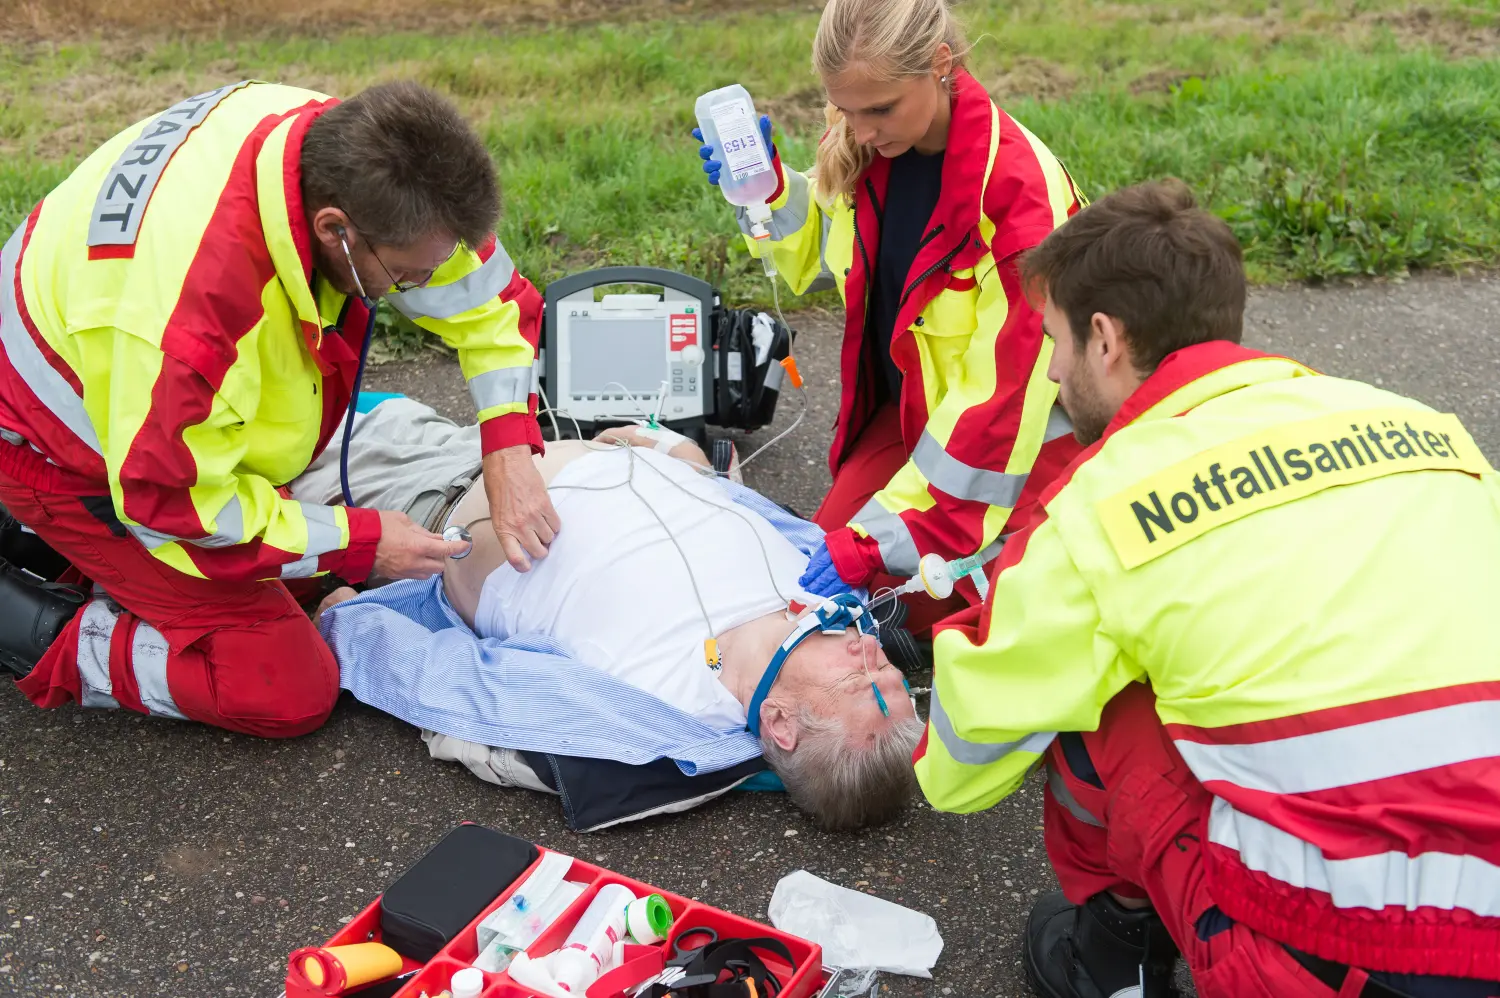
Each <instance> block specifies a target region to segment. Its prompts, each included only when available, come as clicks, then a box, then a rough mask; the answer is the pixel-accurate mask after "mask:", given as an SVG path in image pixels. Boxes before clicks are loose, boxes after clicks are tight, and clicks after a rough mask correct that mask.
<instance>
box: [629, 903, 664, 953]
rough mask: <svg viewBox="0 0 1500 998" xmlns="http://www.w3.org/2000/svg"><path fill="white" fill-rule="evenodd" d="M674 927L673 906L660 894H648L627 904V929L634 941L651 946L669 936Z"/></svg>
mask: <svg viewBox="0 0 1500 998" xmlns="http://www.w3.org/2000/svg"><path fill="white" fill-rule="evenodd" d="M671 928H672V907H671V905H669V904H667V899H666V898H664V897H662V896H661V895H660V894H648V895H646V896H645V897H643V898H637V899H635V900H634V901H632V902H630V903H629V904H628V905H626V906H625V931H626V932H627V933H629V935H630V939H631V941H632V942H636V943H640V944H641V945H643V946H650V945H653V944H655V943H659V942H661V941H662V940H663V939H665V938H667V933H668V932H669V931H671Z"/></svg>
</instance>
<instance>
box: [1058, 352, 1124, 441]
mask: <svg viewBox="0 0 1500 998" xmlns="http://www.w3.org/2000/svg"><path fill="white" fill-rule="evenodd" d="M1067 386H1068V390H1067V392H1066V394H1065V396H1063V397H1065V401H1064V403H1063V409H1064V410H1065V411H1066V412H1067V414H1068V419H1070V420H1071V421H1072V423H1073V438H1074V439H1075V440H1077V441H1078V442H1079V443H1080V444H1083V445H1084V446H1085V447H1087V446H1089V445H1090V444H1092V443H1095V442H1096V441H1098V439H1099V438H1100V437H1102V436H1104V431H1105V429H1106V428H1107V427H1108V426H1109V422H1110V420H1111V419H1113V418H1114V413H1113V412H1111V411H1110V408H1109V405H1108V404H1107V403H1106V402H1105V401H1104V396H1103V393H1102V392H1100V391H1099V386H1098V385H1097V384H1096V383H1095V382H1094V381H1093V380H1092V379H1090V378H1089V377H1088V375H1087V374H1086V373H1084V371H1083V361H1082V358H1080V359H1079V361H1078V362H1077V363H1075V364H1074V365H1073V369H1072V370H1071V371H1069V372H1068V379H1067Z"/></svg>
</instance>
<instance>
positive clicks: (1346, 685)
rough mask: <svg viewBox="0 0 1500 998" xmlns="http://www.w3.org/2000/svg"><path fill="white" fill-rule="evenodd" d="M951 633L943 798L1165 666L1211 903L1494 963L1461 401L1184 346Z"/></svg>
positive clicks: (939, 671) (1152, 678) (1352, 953)
mask: <svg viewBox="0 0 1500 998" xmlns="http://www.w3.org/2000/svg"><path fill="white" fill-rule="evenodd" d="M1042 504H1043V506H1044V508H1045V514H1044V515H1041V514H1039V517H1038V519H1036V520H1034V521H1033V523H1032V524H1031V525H1029V526H1028V527H1027V529H1025V530H1023V531H1022V532H1021V533H1019V534H1017V535H1016V536H1015V537H1013V538H1011V540H1010V542H1009V543H1008V544H1007V545H1006V547H1005V549H1004V551H1003V552H1002V553H1001V555H1000V557H999V559H997V561H996V562H995V564H994V567H993V569H992V572H993V574H992V580H993V585H992V589H991V593H990V597H989V600H988V601H987V603H986V605H985V606H984V607H983V609H982V611H980V619H979V626H978V627H977V628H968V627H955V628H949V629H945V630H943V631H940V632H939V633H938V635H937V638H936V640H935V648H934V655H935V658H936V660H937V668H936V672H935V674H934V680H933V692H932V705H931V715H930V719H929V723H928V729H927V735H926V736H925V737H924V738H923V741H922V743H921V745H920V746H919V747H918V749H917V753H916V757H915V758H916V771H917V777H918V779H919V781H920V782H921V785H922V789H923V791H924V792H925V793H926V795H927V798H928V799H929V800H930V801H932V803H933V804H934V805H936V806H937V807H940V808H942V809H944V810H949V811H974V810H978V809H980V808H985V807H989V806H991V805H992V804H994V803H995V802H996V801H998V800H999V799H1000V798H1001V797H1003V796H1005V795H1006V794H1008V793H1010V792H1011V791H1012V790H1014V789H1015V788H1016V787H1017V786H1018V785H1019V784H1020V782H1021V780H1022V778H1023V777H1024V775H1025V773H1026V771H1027V770H1028V768H1029V767H1031V765H1032V764H1033V763H1035V762H1036V761H1037V760H1038V759H1039V758H1040V756H1041V753H1042V752H1043V751H1045V749H1046V747H1047V745H1048V743H1049V742H1050V741H1051V740H1052V737H1053V734H1052V733H1053V732H1056V731H1092V730H1095V729H1097V727H1098V725H1099V718H1100V712H1101V711H1102V709H1103V707H1104V705H1105V704H1106V703H1108V702H1109V701H1110V699H1111V698H1113V697H1114V695H1115V694H1116V693H1118V692H1119V691H1120V690H1121V689H1123V688H1124V687H1125V686H1126V684H1128V683H1131V682H1133V681H1137V680H1144V681H1149V682H1150V684H1151V687H1152V689H1153V691H1154V692H1155V695H1156V710H1157V713H1158V715H1160V717H1161V720H1162V721H1163V722H1164V724H1165V726H1166V729H1167V732H1168V733H1169V735H1170V736H1171V738H1172V739H1173V742H1174V744H1175V745H1176V747H1177V749H1178V751H1180V752H1181V754H1182V757H1183V760H1184V761H1185V762H1186V763H1187V765H1188V767H1189V768H1190V769H1191V770H1192V772H1193V773H1194V775H1195V776H1197V778H1198V779H1199V780H1200V781H1202V783H1203V785H1204V787H1206V788H1207V789H1208V790H1209V792H1210V793H1212V794H1213V797H1214V800H1213V804H1212V807H1211V810H1210V812H1209V813H1208V814H1207V815H1206V816H1205V821H1206V829H1207V831H1206V835H1205V836H1204V843H1203V845H1204V857H1205V865H1206V876H1207V878H1208V886H1209V890H1210V894H1211V896H1212V898H1213V900H1214V902H1215V903H1216V904H1217V905H1218V906H1219V908H1220V909H1222V910H1223V911H1224V913H1225V914H1227V915H1229V916H1230V917H1231V918H1234V919H1236V920H1238V921H1241V922H1243V923H1245V925H1247V926H1249V927H1250V928H1252V929H1255V930H1256V931H1259V932H1262V933H1264V934H1266V935H1268V936H1270V937H1271V938H1273V939H1277V940H1279V941H1281V942H1285V943H1290V944H1291V945H1293V946H1296V947H1298V948H1299V949H1302V950H1305V951H1307V952H1309V953H1312V954H1314V955H1316V956H1320V957H1323V958H1324V959H1328V960H1335V961H1338V962H1340V963H1346V964H1351V965H1353V966H1358V967H1364V968H1366V969H1369V970H1383V971H1391V972H1402V973H1420V974H1445V975H1453V976H1461V977H1477V978H1481V979H1484V980H1496V979H1500V766H1497V764H1496V762H1497V757H1500V630H1497V629H1496V627H1495V624H1494V615H1495V611H1494V604H1495V596H1496V594H1497V593H1500V476H1497V475H1496V474H1495V472H1494V471H1493V470H1492V469H1491V468H1490V466H1489V464H1488V463H1487V462H1486V461H1485V458H1484V456H1483V455H1482V454H1481V453H1480V451H1479V448H1478V447H1477V446H1476V445H1475V443H1474V441H1473V439H1472V438H1471V437H1470V436H1469V434H1468V433H1467V432H1466V431H1465V430H1464V428H1463V426H1462V425H1461V424H1460V423H1459V421H1458V419H1457V418H1456V417H1454V416H1451V415H1446V414H1442V413H1437V412H1434V411H1432V410H1431V409H1429V408H1427V407H1426V406H1424V405H1422V404H1421V403H1419V402H1415V401H1412V400H1411V399H1407V398H1402V397H1401V396H1398V395H1394V394H1392V393H1390V392H1387V391H1383V390H1381V389H1378V388H1375V387H1372V386H1370V385H1366V384H1362V383H1359V382H1354V381H1345V380H1342V379H1339V378H1330V377H1324V376H1320V375H1317V374H1315V373H1314V372H1313V371H1310V370H1308V369H1307V368H1306V367H1303V366H1302V365H1301V364H1297V363H1295V362H1293V361H1290V360H1286V359H1284V358H1281V357H1271V356H1266V355H1264V354H1257V353H1255V352H1254V351H1251V350H1246V349H1243V348H1241V347H1238V346H1234V345H1231V344H1228V343H1209V344H1203V345H1200V346H1195V347H1190V348H1188V349H1186V350H1180V351H1178V352H1177V353H1174V354H1172V355H1171V356H1169V357H1168V358H1167V359H1166V360H1165V361H1164V362H1163V363H1162V365H1161V367H1160V368H1159V369H1158V370H1157V371H1156V373H1155V374H1153V375H1152V376H1151V377H1150V378H1149V379H1147V380H1146V382H1145V384H1143V385H1142V386H1141V387H1140V389H1139V390H1138V391H1136V392H1135V394H1133V395H1132V396H1131V397H1130V399H1129V400H1128V401H1127V402H1126V404H1125V406H1124V408H1122V409H1121V411H1120V413H1119V414H1118V415H1117V416H1116V417H1115V419H1114V421H1113V422H1112V423H1111V424H1110V426H1109V428H1108V430H1107V431H1106V433H1105V435H1104V437H1103V439H1102V440H1101V441H1100V442H1098V443H1096V444H1094V445H1093V446H1092V447H1090V448H1089V449H1088V450H1087V451H1086V452H1085V453H1084V454H1083V455H1082V456H1081V457H1080V458H1079V459H1078V461H1076V462H1075V463H1074V464H1073V465H1072V466H1071V467H1070V468H1069V469H1068V471H1067V472H1065V473H1064V474H1063V475H1062V476H1059V478H1058V479H1057V480H1056V481H1055V482H1054V483H1053V485H1052V486H1051V488H1050V489H1049V491H1048V492H1047V493H1046V494H1044V495H1043V497H1042Z"/></svg>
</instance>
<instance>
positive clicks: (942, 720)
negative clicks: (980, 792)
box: [928, 687, 1057, 766]
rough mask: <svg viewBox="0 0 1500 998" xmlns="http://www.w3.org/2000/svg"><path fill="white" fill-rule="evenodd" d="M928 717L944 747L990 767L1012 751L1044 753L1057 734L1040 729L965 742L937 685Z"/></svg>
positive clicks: (968, 762) (960, 757)
mask: <svg viewBox="0 0 1500 998" xmlns="http://www.w3.org/2000/svg"><path fill="white" fill-rule="evenodd" d="M928 719H929V720H930V721H932V726H933V728H934V729H936V731H937V734H938V739H939V740H940V741H941V742H942V743H943V748H945V749H947V750H948V754H949V755H951V756H952V757H953V758H954V759H957V760H958V761H959V762H961V763H963V764H964V765H966V766H988V765H989V764H990V763H992V762H999V761H1000V760H1001V759H1003V758H1005V757H1006V756H1008V755H1010V754H1011V753H1012V752H1018V751H1019V752H1035V753H1036V754H1037V755H1041V754H1042V753H1043V752H1045V751H1046V750H1047V746H1048V745H1051V744H1052V739H1054V738H1056V737H1057V732H1055V731H1039V732H1037V733H1036V734H1034V735H1027V736H1026V737H1025V738H1021V739H1018V740H1016V741H1013V742H971V741H965V740H964V739H962V738H960V737H959V736H958V732H957V731H954V730H953V722H952V721H951V720H949V718H948V712H947V711H945V710H944V709H943V703H942V700H940V699H939V698H938V691H937V687H933V690H932V698H931V706H930V708H929V713H928Z"/></svg>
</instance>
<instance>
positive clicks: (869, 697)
mask: <svg viewBox="0 0 1500 998" xmlns="http://www.w3.org/2000/svg"><path fill="white" fill-rule="evenodd" d="M867 670H868V675H866V671H867ZM788 680H790V681H791V682H790V683H788ZM871 682H874V683H875V685H876V686H877V687H878V688H879V689H880V695H881V696H883V697H884V698H885V703H886V707H887V708H889V709H890V712H891V713H890V717H886V716H885V715H884V714H882V713H881V712H880V705H879V704H878V703H877V702H876V700H875V693H874V692H873V691H872V690H871V689H870V683H871ZM780 683H786V684H787V687H786V688H784V689H783V692H784V693H786V694H790V695H792V696H794V697H795V698H796V699H797V700H798V701H800V702H802V703H806V704H807V705H808V706H810V707H811V708H812V709H813V711H814V712H816V713H817V714H820V715H822V716H824V717H834V716H838V717H841V718H842V720H843V722H844V728H845V730H846V731H848V733H849V740H850V747H851V748H854V747H859V746H861V745H865V744H868V743H873V742H874V741H875V738H876V736H877V735H878V734H879V733H880V732H881V731H883V730H884V729H885V728H886V727H887V726H889V725H890V724H891V723H892V722H894V721H900V720H903V719H905V718H909V717H914V716H915V715H916V711H915V709H914V708H913V707H912V702H911V698H910V696H909V695H908V694H907V692H906V687H905V686H904V685H903V683H902V681H901V670H899V669H897V668H896V667H895V666H894V665H892V664H891V661H890V659H888V658H886V657H885V652H883V651H881V650H880V645H879V644H878V643H876V641H875V638H874V637H873V636H871V635H863V634H860V633H858V631H856V630H855V629H854V628H850V629H849V630H848V631H847V632H845V633H844V634H821V633H819V634H814V635H812V636H811V637H809V638H808V639H807V640H806V641H803V642H802V644H800V645H798V646H797V650H796V651H794V652H793V653H792V655H791V658H790V660H789V661H788V662H787V664H786V668H785V669H784V670H783V674H782V677H781V679H780ZM780 683H778V685H780Z"/></svg>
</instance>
